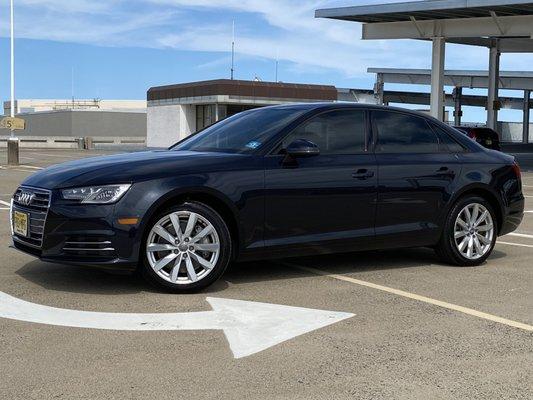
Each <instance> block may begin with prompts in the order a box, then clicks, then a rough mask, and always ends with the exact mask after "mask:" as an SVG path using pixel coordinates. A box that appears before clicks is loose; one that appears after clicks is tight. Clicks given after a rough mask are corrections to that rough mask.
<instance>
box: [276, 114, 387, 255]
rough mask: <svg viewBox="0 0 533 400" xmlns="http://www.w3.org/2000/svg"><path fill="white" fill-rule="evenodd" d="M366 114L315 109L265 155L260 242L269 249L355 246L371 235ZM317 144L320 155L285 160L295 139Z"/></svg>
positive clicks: (372, 184) (371, 170)
mask: <svg viewBox="0 0 533 400" xmlns="http://www.w3.org/2000/svg"><path fill="white" fill-rule="evenodd" d="M366 127H367V113H366V111H365V110H362V109H340V110H334V111H328V112H325V113H322V114H319V115H317V116H315V117H312V118H311V119H309V120H307V121H306V122H304V123H302V124H301V125H300V126H299V127H297V128H296V129H295V130H294V131H293V132H291V133H290V134H288V135H287V137H285V138H284V140H283V141H282V143H281V144H280V145H279V146H278V147H277V150H275V154H273V155H271V156H267V157H266V158H265V160H266V161H265V164H266V165H265V167H266V168H265V189H266V190H265V246H266V248H267V250H268V249H272V251H273V252H276V250H279V251H281V252H284V251H287V250H291V249H292V250H293V251H294V255H297V254H301V253H302V252H303V251H304V250H305V249H308V250H310V252H319V253H320V252H322V253H327V252H330V251H339V250H341V251H342V250H350V249H353V250H357V249H358V248H359V247H358V246H360V248H364V247H365V243H368V242H369V241H371V240H372V238H373V236H374V218H375V207H376V194H377V169H376V161H375V156H374V155H373V154H372V153H370V152H369V151H368V146H367V137H368V134H367V129H366ZM297 139H306V140H309V141H311V142H313V143H315V144H317V145H318V147H319V149H320V155H317V156H312V157H307V158H297V159H293V160H290V159H289V160H288V159H287V157H286V155H284V154H283V153H284V149H285V148H286V147H287V146H288V145H289V144H290V143H291V142H293V141H294V140H297Z"/></svg>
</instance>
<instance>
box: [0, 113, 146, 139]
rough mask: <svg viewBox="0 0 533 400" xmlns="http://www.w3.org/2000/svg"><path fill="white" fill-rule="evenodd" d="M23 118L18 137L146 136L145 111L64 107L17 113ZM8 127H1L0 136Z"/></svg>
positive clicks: (7, 132) (7, 131)
mask: <svg viewBox="0 0 533 400" xmlns="http://www.w3.org/2000/svg"><path fill="white" fill-rule="evenodd" d="M17 117H20V118H23V119H24V120H25V121H26V129H25V130H24V131H23V132H21V133H20V134H19V136H21V137H22V136H28V137H30V136H31V137H33V136H44V137H57V136H68V137H72V138H76V137H86V136H95V137H97V136H111V137H142V138H146V113H145V112H119V111H82V110H74V111H72V110H64V111H50V112H38V113H30V114H19V115H17ZM7 135H9V130H7V129H0V136H7Z"/></svg>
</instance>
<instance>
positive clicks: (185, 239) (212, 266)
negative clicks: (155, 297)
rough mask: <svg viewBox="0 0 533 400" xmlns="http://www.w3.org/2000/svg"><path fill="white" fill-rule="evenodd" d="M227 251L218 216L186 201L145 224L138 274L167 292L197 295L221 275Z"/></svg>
mask: <svg viewBox="0 0 533 400" xmlns="http://www.w3.org/2000/svg"><path fill="white" fill-rule="evenodd" d="M231 248H232V244H231V236H230V233H229V230H228V227H227V225H226V223H225V222H224V220H223V219H222V218H221V217H220V215H219V214H218V213H217V212H216V211H215V210H213V209H212V208H211V207H209V206H207V205H205V204H203V203H197V202H187V203H184V204H181V205H179V206H176V207H172V208H169V209H167V210H165V211H163V212H162V213H160V214H158V215H157V216H156V217H155V218H154V219H153V220H152V222H151V223H150V224H149V226H148V228H147V234H146V235H145V238H144V245H143V259H144V262H143V264H142V266H141V272H142V275H143V276H144V278H145V279H146V280H148V281H149V282H150V283H152V284H154V285H156V286H158V287H160V288H163V289H165V290H167V291H169V292H172V293H191V292H197V291H199V290H201V289H203V288H205V287H207V286H209V285H211V284H212V283H213V282H215V281H216V280H217V279H219V278H220V276H221V275H222V274H223V273H224V271H225V270H226V268H227V266H228V264H229V261H230V259H231Z"/></svg>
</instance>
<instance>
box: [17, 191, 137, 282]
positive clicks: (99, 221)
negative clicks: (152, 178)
mask: <svg viewBox="0 0 533 400" xmlns="http://www.w3.org/2000/svg"><path fill="white" fill-rule="evenodd" d="M24 190H28V191H30V192H39V193H45V192H48V193H49V202H48V207H47V208H45V207H44V206H43V205H44V202H42V203H43V204H30V205H22V204H20V203H17V201H13V202H12V206H11V208H12V209H11V215H12V216H13V213H14V212H15V211H19V212H24V213H26V214H27V215H28V221H29V226H28V236H26V237H25V236H21V235H18V234H16V233H14V232H13V236H12V238H13V247H15V248H16V249H18V250H20V251H23V252H25V253H27V254H30V255H33V256H35V257H38V258H40V259H41V260H43V261H47V262H53V263H60V264H71V265H84V266H92V267H99V268H103V269H110V270H114V271H117V272H121V271H123V272H128V271H133V270H135V269H136V267H137V264H138V259H139V242H140V232H139V229H138V228H137V226H122V225H120V224H118V222H117V221H116V218H115V215H117V208H118V206H117V205H115V204H112V205H90V204H87V205H82V204H68V203H67V202H65V201H61V199H60V198H59V195H58V193H55V192H54V191H45V190H43V189H38V188H25V189H24ZM118 212H119V213H120V211H118Z"/></svg>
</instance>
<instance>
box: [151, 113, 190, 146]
mask: <svg viewBox="0 0 533 400" xmlns="http://www.w3.org/2000/svg"><path fill="white" fill-rule="evenodd" d="M195 131H196V106H194V105H168V106H155V107H148V112H147V137H146V144H147V146H148V147H168V146H171V145H172V144H174V143H176V142H177V141H178V140H181V139H183V138H185V137H187V136H189V135H190V134H191V133H194V132H195Z"/></svg>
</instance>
